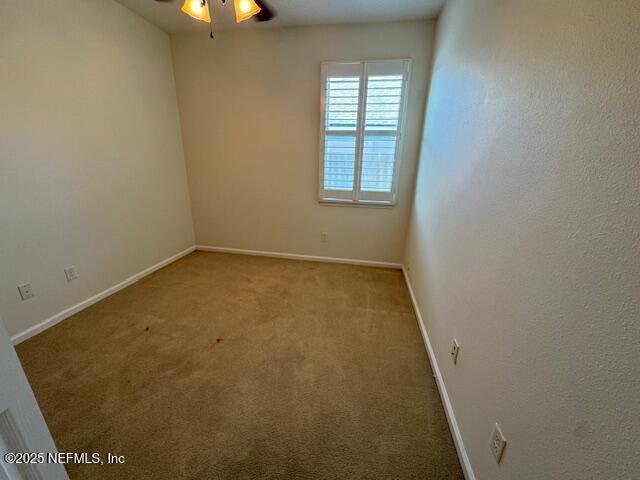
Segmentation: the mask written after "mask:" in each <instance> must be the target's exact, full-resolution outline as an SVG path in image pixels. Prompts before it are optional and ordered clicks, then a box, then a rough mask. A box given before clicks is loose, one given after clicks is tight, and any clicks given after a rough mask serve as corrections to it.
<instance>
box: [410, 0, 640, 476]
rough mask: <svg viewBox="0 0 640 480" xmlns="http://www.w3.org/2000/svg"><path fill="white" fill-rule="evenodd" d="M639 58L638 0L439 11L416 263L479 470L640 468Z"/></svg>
mask: <svg viewBox="0 0 640 480" xmlns="http://www.w3.org/2000/svg"><path fill="white" fill-rule="evenodd" d="M639 52H640V2H637V1H636V0H618V1H615V2H613V1H605V0H579V1H578V0H573V1H562V2H558V1H555V0H541V1H536V2H531V1H528V0H526V1H525V0H510V1H508V2H505V1H501V0H478V1H475V2H468V1H465V0H450V1H449V2H448V3H447V5H446V7H445V12H444V14H443V16H442V17H441V19H440V22H439V27H438V36H437V42H436V52H435V59H434V66H433V78H432V83H431V90H430V96H429V106H428V112H427V120H426V127H425V132H424V142H423V146H422V156H421V160H420V167H419V174H418V180H417V191H416V197H415V207H414V210H413V212H412V216H411V227H410V233H409V236H408V244H407V252H406V258H405V261H406V265H407V266H409V268H410V272H409V275H410V279H411V282H412V284H413V287H414V289H415V291H416V294H417V297H418V303H419V306H420V310H421V312H422V315H423V317H424V319H425V322H426V327H427V331H428V333H429V336H430V338H431V341H432V343H433V346H434V349H435V353H436V357H437V360H438V363H439V365H440V368H441V370H442V373H443V376H444V380H445V383H446V386H447V390H448V392H449V394H450V396H451V399H452V403H453V407H454V410H455V413H456V417H457V419H458V422H459V423H460V427H461V431H462V435H463V438H464V443H465V445H466V448H467V451H468V453H469V455H470V459H471V463H472V465H473V468H474V470H475V473H476V477H477V478H478V479H483V480H484V479H491V480H499V479H518V480H540V479H549V480H551V479H553V480H555V479H561V478H562V479H580V480H589V479H593V480H602V479H607V480H614V479H616V480H618V479H619V480H622V479H625V480H631V479H632V478H634V479H635V478H640V459H639V457H638V452H640V443H639V442H640V423H639V420H638V419H639V418H640V402H639V399H640V374H639V369H640V343H639V341H640V305H639V303H640V163H639V162H640V81H639V79H640V62H639V61H638V59H639V57H638V55H639ZM454 337H456V338H457V339H458V340H459V342H460V343H461V345H462V350H461V354H460V358H459V363H458V365H457V366H455V367H454V366H453V365H452V362H451V361H450V359H449V354H448V350H449V346H450V344H451V341H452V339H453V338H454ZM495 421H498V422H500V423H501V424H502V426H503V430H504V434H505V436H506V437H507V440H508V442H509V443H508V446H507V449H506V451H505V456H504V460H503V463H502V464H501V465H500V466H497V465H496V464H495V462H494V460H493V457H492V456H491V454H490V452H489V447H488V443H489V436H490V434H491V430H492V426H493V423H494V422H495Z"/></svg>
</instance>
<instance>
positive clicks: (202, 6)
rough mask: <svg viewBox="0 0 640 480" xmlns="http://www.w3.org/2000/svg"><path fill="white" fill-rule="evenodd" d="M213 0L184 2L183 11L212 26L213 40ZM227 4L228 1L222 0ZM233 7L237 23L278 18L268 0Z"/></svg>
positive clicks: (236, 2) (239, 1)
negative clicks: (251, 19)
mask: <svg viewBox="0 0 640 480" xmlns="http://www.w3.org/2000/svg"><path fill="white" fill-rule="evenodd" d="M173 1H174V0H156V2H162V3H168V2H173ZM212 1H213V0H184V3H183V4H182V8H181V10H182V11H183V12H184V13H186V14H187V15H189V16H190V17H193V18H195V19H196V20H200V21H203V22H207V23H209V24H210V25H211V26H212V29H211V38H213V24H212V22H211V17H212V16H213V15H212V5H211V2H212ZM222 4H223V5H225V4H226V0H222ZM233 7H234V9H235V12H236V22H237V23H240V22H244V21H245V20H248V19H250V18H253V19H254V20H255V21H257V22H268V21H269V20H271V19H273V18H274V17H275V16H276V13H275V11H274V10H273V9H272V8H271V7H270V6H269V5H268V4H267V2H266V0H233Z"/></svg>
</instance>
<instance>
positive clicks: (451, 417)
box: [402, 266, 476, 480]
mask: <svg viewBox="0 0 640 480" xmlns="http://www.w3.org/2000/svg"><path fill="white" fill-rule="evenodd" d="M402 273H403V274H404V279H405V282H406V283H407V288H408V289H409V295H410V296H411V303H413V309H414V310H415V313H416V317H417V319H418V325H419V326H420V332H422V339H423V340H424V344H425V346H426V347H427V353H428V354H429V361H430V362H431V369H432V370H433V376H434V377H435V379H436V383H437V385H438V391H439V392H440V398H441V399H442V404H443V405H444V411H445V413H446V414H447V421H448V422H449V429H450V430H451V433H452V435H453V443H454V444H455V446H456V450H457V452H458V458H459V459H460V464H461V465H462V470H463V473H464V477H465V478H466V479H467V480H476V476H475V474H474V473H473V469H472V468H471V462H470V461H469V456H468V455H467V450H466V449H465V448H464V441H463V440H462V433H461V432H460V427H459V426H458V421H457V420H456V414H455V412H454V411H453V405H451V400H450V399H449V394H448V393H447V387H446V386H445V384H444V378H442V374H441V373H440V368H439V367H438V361H437V360H436V355H435V353H434V351H433V347H432V346H431V341H430V340H429V335H428V334H427V329H426V327H425V325H424V321H423V320H422V315H420V309H419V308H418V302H417V301H416V297H415V295H414V293H413V288H412V287H411V280H409V274H408V272H407V269H406V268H405V267H404V266H403V267H402Z"/></svg>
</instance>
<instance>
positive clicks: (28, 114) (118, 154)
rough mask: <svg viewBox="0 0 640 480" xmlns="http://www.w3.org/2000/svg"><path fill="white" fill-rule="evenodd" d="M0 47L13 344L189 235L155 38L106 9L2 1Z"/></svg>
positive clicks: (2, 249) (5, 308)
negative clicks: (72, 273) (28, 287)
mask: <svg viewBox="0 0 640 480" xmlns="http://www.w3.org/2000/svg"><path fill="white" fill-rule="evenodd" d="M0 39H1V41H0V105H1V107H0V108H1V112H0V313H1V314H2V316H3V317H4V320H5V321H6V324H7V328H8V330H9V332H10V333H11V334H16V333H18V332H22V331H24V330H25V329H27V328H28V327H30V326H32V325H34V324H36V323H38V322H40V321H42V320H44V319H46V318H48V317H50V316H51V315H53V314H55V313H58V312H60V311H61V310H63V309H65V308H67V307H69V306H71V305H74V304H76V303H78V302H80V301H81V300H84V299H86V298H88V297H90V296H92V295H94V294H96V293H98V292H100V291H102V290H104V289H106V288H108V287H110V286H112V285H114V284H116V283H119V282H121V281H122V280H124V279H125V278H127V277H129V276H130V275H132V274H134V273H137V272H139V271H141V270H143V269H144V268H147V267H149V266H151V265H153V264H155V263H157V262H159V261H160V260H163V259H165V258H167V257H169V256H171V255H173V254H175V253H177V252H179V251H181V250H184V249H185V248H188V247H189V246H191V245H193V229H192V222H191V215H190V207H189V196H188V189H187V182H186V172H185V167H184V158H183V151H182V141H181V134H180V124H179V117H178V112H177V101H176V94H175V86H174V79H173V73H172V62H171V50H170V46H169V38H168V36H167V35H166V34H165V33H163V32H161V31H160V30H159V29H157V28H156V27H153V26H151V25H150V24H148V23H147V22H145V21H144V20H142V19H141V18H140V17H138V16H136V15H135V14H133V13H131V12H130V11H129V10H127V9H126V8H124V7H122V6H121V5H119V4H117V3H115V2H112V1H102V0H56V1H55V2H41V1H39V2H24V1H21V0H3V1H2V3H1V4H0ZM69 265H75V266H76V267H77V270H78V273H79V275H80V278H79V279H78V280H76V281H74V282H72V283H67V282H66V280H65V276H64V272H63V269H64V267H66V266H69ZM24 282H31V284H32V285H33V289H34V292H35V298H33V299H31V300H28V301H26V302H21V301H20V298H19V295H18V291H17V289H16V286H17V285H18V284H21V283H24Z"/></svg>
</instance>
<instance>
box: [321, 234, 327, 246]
mask: <svg viewBox="0 0 640 480" xmlns="http://www.w3.org/2000/svg"><path fill="white" fill-rule="evenodd" d="M327 236H328V234H327V232H322V233H321V234H320V241H321V242H322V243H327Z"/></svg>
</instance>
